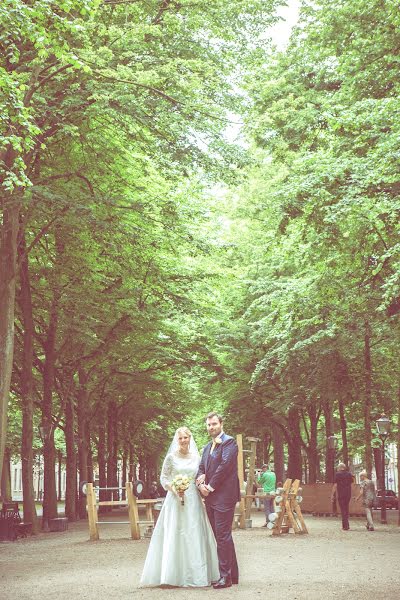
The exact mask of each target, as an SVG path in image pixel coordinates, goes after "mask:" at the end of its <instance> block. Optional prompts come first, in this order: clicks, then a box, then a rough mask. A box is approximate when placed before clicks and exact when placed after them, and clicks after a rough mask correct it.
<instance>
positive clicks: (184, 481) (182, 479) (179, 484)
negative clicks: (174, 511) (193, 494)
mask: <svg viewBox="0 0 400 600" xmlns="http://www.w3.org/2000/svg"><path fill="white" fill-rule="evenodd" d="M189 485H190V477H187V475H176V476H175V477H174V478H173V480H172V482H171V486H172V487H173V489H174V490H175V491H176V492H177V493H179V492H185V491H186V490H187V489H188V487H189ZM180 498H181V504H182V506H184V504H185V498H184V496H181V497H180Z"/></svg>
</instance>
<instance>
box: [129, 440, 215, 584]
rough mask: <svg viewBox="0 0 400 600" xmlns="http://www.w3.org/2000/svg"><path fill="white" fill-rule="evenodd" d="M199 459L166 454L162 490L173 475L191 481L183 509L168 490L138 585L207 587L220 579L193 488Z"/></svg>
mask: <svg viewBox="0 0 400 600" xmlns="http://www.w3.org/2000/svg"><path fill="white" fill-rule="evenodd" d="M199 462H200V458H199V456H198V454H196V453H189V454H188V455H186V456H182V455H180V454H179V452H173V453H171V454H168V455H167V457H166V459H165V461H164V465H163V468H162V473H161V477H160V479H161V484H162V485H163V487H164V488H165V489H167V485H168V484H170V483H171V481H172V480H173V478H174V477H175V476H176V475H179V474H181V475H187V476H188V477H190V478H191V483H190V486H189V488H188V489H187V490H186V491H185V499H184V502H185V504H184V506H182V505H181V501H180V498H178V497H177V496H176V495H175V494H174V493H173V492H171V491H169V492H168V493H167V497H166V498H165V501H164V504H163V507H162V509H161V512H160V515H159V517H158V520H157V524H156V526H155V528H154V531H153V535H152V537H151V541H150V546H149V549H148V552H147V556H146V562H145V564H144V568H143V573H142V577H141V579H140V585H141V586H159V585H171V586H178V587H203V586H209V585H210V584H211V581H217V580H218V579H219V568H218V556H217V544H216V542H215V538H214V534H213V531H212V529H211V525H210V523H209V521H208V517H207V513H206V510H205V507H204V504H203V502H202V500H201V497H200V493H199V491H198V490H197V488H196V485H195V478H196V473H197V470H198V466H199Z"/></svg>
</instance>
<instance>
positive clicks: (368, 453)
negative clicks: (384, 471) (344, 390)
mask: <svg viewBox="0 0 400 600" xmlns="http://www.w3.org/2000/svg"><path fill="white" fill-rule="evenodd" d="M364 382H365V398H364V441H365V458H364V462H365V470H366V471H367V473H368V477H371V473H372V432H371V406H372V361H371V327H370V324H369V323H368V321H365V323H364Z"/></svg>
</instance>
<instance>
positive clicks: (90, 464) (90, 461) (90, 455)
mask: <svg viewBox="0 0 400 600" xmlns="http://www.w3.org/2000/svg"><path fill="white" fill-rule="evenodd" d="M86 448H87V470H88V478H87V480H88V481H90V483H94V468H93V452H92V443H91V438H90V427H89V423H88V421H87V420H86Z"/></svg>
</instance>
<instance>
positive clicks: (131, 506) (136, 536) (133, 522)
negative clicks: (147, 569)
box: [86, 481, 158, 541]
mask: <svg viewBox="0 0 400 600" xmlns="http://www.w3.org/2000/svg"><path fill="white" fill-rule="evenodd" d="M118 489H123V488H118ZM86 490H87V492H86V497H87V512H88V521H89V539H90V540H91V541H95V540H98V539H100V535H99V528H98V525H101V524H103V525H106V524H107V525H121V524H124V525H125V524H126V525H130V531H131V538H132V539H133V540H140V528H139V525H154V518H153V506H154V505H155V504H156V503H157V502H158V500H137V498H136V496H135V494H134V493H133V487H132V483H131V482H130V481H127V483H126V486H125V490H126V500H107V501H104V502H97V498H96V493H95V488H94V487H93V483H88V484H87V486H86ZM139 504H140V505H144V506H145V507H146V519H145V520H142V521H140V520H139V511H138V505H139ZM99 506H128V514H129V521H99V520H98V507H99Z"/></svg>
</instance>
